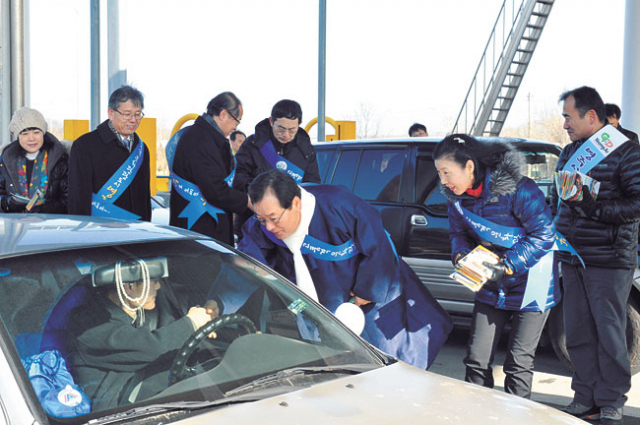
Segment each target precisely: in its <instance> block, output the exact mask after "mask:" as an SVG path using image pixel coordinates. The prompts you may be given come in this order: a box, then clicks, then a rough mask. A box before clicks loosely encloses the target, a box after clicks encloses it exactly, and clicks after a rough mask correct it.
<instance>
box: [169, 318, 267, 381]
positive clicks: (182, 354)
mask: <svg viewBox="0 0 640 425" xmlns="http://www.w3.org/2000/svg"><path fill="white" fill-rule="evenodd" d="M229 325H240V326H241V327H243V328H244V329H245V330H246V331H247V333H256V332H257V329H256V327H255V325H254V324H253V322H252V321H251V319H249V318H248V317H247V316H244V315H242V314H224V315H222V316H219V317H216V318H215V319H213V320H211V321H210V322H208V323H207V324H206V325H204V326H203V327H201V328H200V329H198V330H197V331H196V333H194V334H193V335H191V337H190V338H189V339H188V340H187V341H186V342H185V343H184V345H183V346H182V348H181V349H180V351H178V354H177V355H176V358H175V359H173V364H172V365H171V369H169V386H171V385H173V384H175V383H176V382H179V381H182V380H183V379H185V378H188V377H189V376H193V375H195V373H196V372H195V366H187V360H188V359H189V357H190V356H191V355H192V354H193V352H194V351H195V350H196V348H197V347H198V345H199V344H200V343H201V342H202V341H203V340H204V339H205V338H206V337H207V336H208V335H209V334H210V333H211V332H214V331H215V330H216V329H220V328H224V327H226V326H229Z"/></svg>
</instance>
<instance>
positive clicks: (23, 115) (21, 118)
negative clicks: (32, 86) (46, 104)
mask: <svg viewBox="0 0 640 425" xmlns="http://www.w3.org/2000/svg"><path fill="white" fill-rule="evenodd" d="M27 128H39V129H40V130H42V132H43V133H46V132H47V122H46V121H45V120H44V117H43V116H42V114H41V113H40V112H38V111H36V110H35V109H31V108H27V107H26V106H25V107H22V108H20V109H18V110H17V111H15V112H14V113H13V117H12V118H11V122H10V123H9V131H10V132H11V135H12V137H13V138H14V140H15V139H17V138H18V134H20V133H21V132H23V131H24V130H25V129H27Z"/></svg>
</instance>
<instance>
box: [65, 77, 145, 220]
mask: <svg viewBox="0 0 640 425" xmlns="http://www.w3.org/2000/svg"><path fill="white" fill-rule="evenodd" d="M143 108H144V96H143V95H142V93H140V91H138V90H137V89H135V88H134V87H131V86H122V87H120V88H118V89H116V90H115V91H114V92H113V93H111V96H109V109H108V115H109V119H107V120H106V121H104V122H103V123H102V124H100V125H98V127H97V128H96V129H95V130H93V131H92V132H90V133H87V134H84V135H82V136H80V137H79V138H78V139H77V140H76V141H75V142H73V145H72V147H71V153H70V157H69V183H68V186H69V189H68V191H69V199H68V210H69V214H78V215H91V216H98V217H110V218H120V219H132V220H136V219H137V220H144V221H150V220H151V191H150V186H149V179H150V166H149V149H148V148H147V147H146V146H145V144H144V143H143V142H142V140H140V137H139V136H138V135H137V134H136V130H137V129H138V126H139V125H140V122H141V121H142V118H143V117H144V113H143V112H142V109H143Z"/></svg>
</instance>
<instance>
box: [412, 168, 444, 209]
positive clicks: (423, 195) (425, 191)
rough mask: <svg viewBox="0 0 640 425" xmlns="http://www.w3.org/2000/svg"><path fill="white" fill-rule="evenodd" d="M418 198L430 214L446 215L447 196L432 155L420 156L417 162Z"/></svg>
mask: <svg viewBox="0 0 640 425" xmlns="http://www.w3.org/2000/svg"><path fill="white" fill-rule="evenodd" d="M416 200H417V202H418V203H421V204H424V205H425V206H426V207H427V211H429V213H430V214H433V215H435V216H439V217H446V216H447V215H448V214H447V198H446V197H445V196H444V195H443V194H442V192H441V191H440V179H439V178H438V171H437V170H436V166H435V163H434V162H433V159H432V158H431V157H430V156H418V158H417V163H416Z"/></svg>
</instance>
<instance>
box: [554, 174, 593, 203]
mask: <svg viewBox="0 0 640 425" xmlns="http://www.w3.org/2000/svg"><path fill="white" fill-rule="evenodd" d="M555 177H556V187H557V188H558V196H560V199H562V200H564V201H582V199H583V198H584V195H583V193H582V186H587V187H588V188H589V192H590V193H591V196H592V197H593V199H596V198H597V197H598V191H599V190H600V182H599V181H597V180H594V179H592V178H591V177H589V176H587V175H586V174H583V173H581V172H580V171H564V170H563V171H558V172H557V173H556V176H555Z"/></svg>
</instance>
